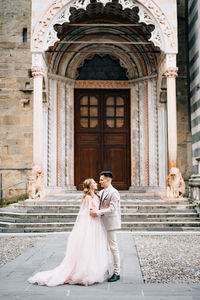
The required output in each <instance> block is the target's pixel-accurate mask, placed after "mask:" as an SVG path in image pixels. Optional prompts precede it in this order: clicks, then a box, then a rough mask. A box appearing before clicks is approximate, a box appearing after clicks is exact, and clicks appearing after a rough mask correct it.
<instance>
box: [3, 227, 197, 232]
mask: <svg viewBox="0 0 200 300" xmlns="http://www.w3.org/2000/svg"><path fill="white" fill-rule="evenodd" d="M71 230H72V227H46V228H40V227H36V228H32V227H29V228H28V227H27V228H23V227H22V228H8V227H3V228H1V227H0V232H1V233H45V232H46V233H50V232H71ZM120 231H132V232H177V233H178V232H200V227H187V226H185V227H175V226H173V227H158V226H156V227H142V226H141V227H123V229H121V230H120Z"/></svg>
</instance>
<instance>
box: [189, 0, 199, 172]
mask: <svg viewBox="0 0 200 300" xmlns="http://www.w3.org/2000/svg"><path fill="white" fill-rule="evenodd" d="M187 9H188V48H189V81H190V92H189V97H190V109H191V132H192V152H193V155H192V159H193V162H192V164H193V173H194V174H197V173H198V163H197V160H196V158H197V157H199V156H200V71H199V68H200V1H199V0H188V7H187Z"/></svg>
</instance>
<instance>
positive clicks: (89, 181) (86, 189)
mask: <svg viewBox="0 0 200 300" xmlns="http://www.w3.org/2000/svg"><path fill="white" fill-rule="evenodd" d="M93 180H94V179H93V178H87V179H85V180H84V182H83V198H82V202H83V200H84V199H85V197H86V196H87V195H89V196H91V197H93V195H92V193H91V190H90V186H91V184H92V182H93ZM94 193H95V194H96V195H97V192H96V191H94Z"/></svg>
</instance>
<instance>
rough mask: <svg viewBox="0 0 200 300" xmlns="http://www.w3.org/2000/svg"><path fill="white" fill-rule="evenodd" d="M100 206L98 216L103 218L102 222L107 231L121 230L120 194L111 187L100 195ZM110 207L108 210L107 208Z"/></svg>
mask: <svg viewBox="0 0 200 300" xmlns="http://www.w3.org/2000/svg"><path fill="white" fill-rule="evenodd" d="M99 196H100V201H101V202H100V206H99V209H100V211H98V215H101V216H102V221H103V223H104V226H105V228H106V230H116V229H120V228H121V214H120V195H119V192H118V191H117V190H116V189H115V188H114V187H113V186H112V185H110V186H109V187H108V188H107V189H103V190H101V191H100V193H99ZM107 206H109V207H108V208H106V207H107Z"/></svg>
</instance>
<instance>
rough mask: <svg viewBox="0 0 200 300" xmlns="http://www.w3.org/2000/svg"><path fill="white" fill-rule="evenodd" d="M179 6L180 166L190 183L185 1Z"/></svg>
mask: <svg viewBox="0 0 200 300" xmlns="http://www.w3.org/2000/svg"><path fill="white" fill-rule="evenodd" d="M177 5H178V6H177V7H178V55H177V65H178V77H177V81H176V82H177V98H176V99H177V132H178V167H179V169H180V171H181V173H182V175H183V178H184V180H185V182H186V184H187V183H188V180H189V178H190V176H191V174H192V139H191V131H190V125H189V122H190V111H189V109H188V107H189V104H188V101H189V99H188V85H187V83H188V82H187V56H186V38H187V37H186V19H185V18H186V15H185V1H184V0H179V1H177Z"/></svg>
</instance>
